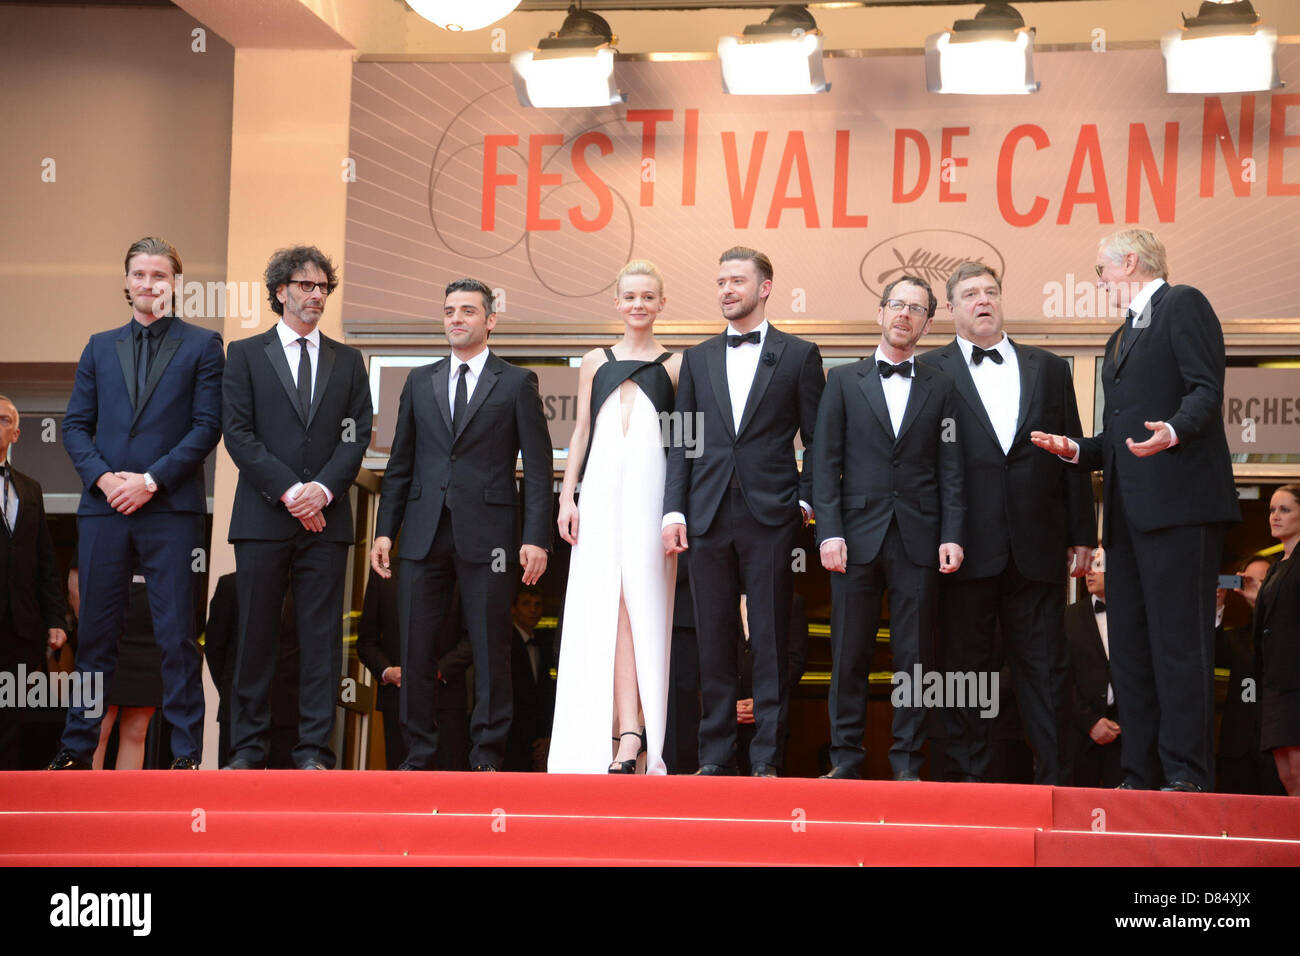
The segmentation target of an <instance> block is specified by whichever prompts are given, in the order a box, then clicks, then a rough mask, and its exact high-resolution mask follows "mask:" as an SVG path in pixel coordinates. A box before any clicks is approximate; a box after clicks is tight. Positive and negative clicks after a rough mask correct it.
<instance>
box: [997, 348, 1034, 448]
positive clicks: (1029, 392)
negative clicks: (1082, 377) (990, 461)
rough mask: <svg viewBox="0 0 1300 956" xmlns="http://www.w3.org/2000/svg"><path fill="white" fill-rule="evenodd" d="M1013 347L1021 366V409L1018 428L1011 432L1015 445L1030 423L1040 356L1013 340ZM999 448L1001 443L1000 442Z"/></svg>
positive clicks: (1017, 362)
mask: <svg viewBox="0 0 1300 956" xmlns="http://www.w3.org/2000/svg"><path fill="white" fill-rule="evenodd" d="M1007 341H1008V342H1011V337H1010V336H1007ZM1011 348H1012V350H1013V351H1014V352H1015V353H1016V364H1017V365H1018V366H1019V367H1020V410H1019V411H1018V412H1016V430H1015V431H1014V432H1012V434H1011V444H1012V445H1014V444H1015V443H1016V441H1017V440H1019V438H1020V431H1021V429H1023V428H1024V427H1025V426H1026V425H1027V424H1029V405H1030V401H1031V400H1032V399H1033V397H1034V389H1035V388H1036V387H1037V386H1038V371H1039V369H1038V356H1037V355H1034V354H1033V353H1032V352H1030V351H1028V350H1027V349H1026V350H1023V351H1022V350H1021V349H1018V348H1016V343H1015V342H1011ZM998 447H999V448H1000V447H1001V445H1000V444H999V446H998Z"/></svg>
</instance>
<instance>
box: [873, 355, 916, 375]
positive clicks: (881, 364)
mask: <svg viewBox="0 0 1300 956" xmlns="http://www.w3.org/2000/svg"><path fill="white" fill-rule="evenodd" d="M876 368H877V369H879V371H880V377H881V378H889V376H891V375H901V376H903V378H911V377H912V360H911V359H908V360H907V361H906V362H899V363H898V364H897V365H890V364H889V363H888V362H886V361H885V360H884V359H877V360H876Z"/></svg>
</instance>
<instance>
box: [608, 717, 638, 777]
mask: <svg viewBox="0 0 1300 956" xmlns="http://www.w3.org/2000/svg"><path fill="white" fill-rule="evenodd" d="M624 737H636V738H638V739H640V741H641V749H640V750H638V751H637V752H636V757H633V758H632V759H631V760H615V761H614V762H613V763H611V764H610V765H609V772H610V773H636V762H637V758H638V757H640V756H641V755H642V754H643V753H645V747H646V743H645V730H644V728H643V729H642V730H641V731H640V733H638V732H637V731H635V730H625V731H623V733H621V734H619V735H618V736H617V737H615V738H614V739H615V740H618V741H620V742H621V741H622V740H623V738H624Z"/></svg>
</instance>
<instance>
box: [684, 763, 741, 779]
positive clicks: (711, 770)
mask: <svg viewBox="0 0 1300 956" xmlns="http://www.w3.org/2000/svg"><path fill="white" fill-rule="evenodd" d="M691 776H692V777H734V776H736V768H735V767H722V766H719V765H718V764H716V763H705V764H700V769H699V770H697V771H695V773H693V774H691Z"/></svg>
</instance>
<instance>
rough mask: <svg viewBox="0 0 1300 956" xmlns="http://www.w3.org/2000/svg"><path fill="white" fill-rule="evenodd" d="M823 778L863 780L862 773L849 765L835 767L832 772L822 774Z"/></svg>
mask: <svg viewBox="0 0 1300 956" xmlns="http://www.w3.org/2000/svg"><path fill="white" fill-rule="evenodd" d="M821 779H822V780H861V779H862V774H860V773H858V772H857V771H856V770H852V769H850V768H848V767H834V768H832V770H831V772H830V773H824V774H822V775H821Z"/></svg>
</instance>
